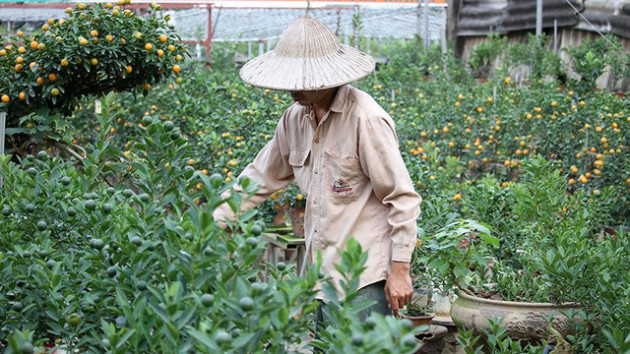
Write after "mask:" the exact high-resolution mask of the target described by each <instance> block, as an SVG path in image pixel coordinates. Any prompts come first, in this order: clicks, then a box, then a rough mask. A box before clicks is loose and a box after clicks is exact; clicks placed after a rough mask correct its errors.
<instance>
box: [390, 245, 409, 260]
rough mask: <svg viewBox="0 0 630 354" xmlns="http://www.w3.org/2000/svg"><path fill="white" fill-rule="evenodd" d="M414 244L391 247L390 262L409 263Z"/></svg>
mask: <svg viewBox="0 0 630 354" xmlns="http://www.w3.org/2000/svg"><path fill="white" fill-rule="evenodd" d="M414 246H415V245H414V244H413V243H411V244H410V245H409V246H405V245H392V262H404V263H410V262H411V254H412V253H413V249H414Z"/></svg>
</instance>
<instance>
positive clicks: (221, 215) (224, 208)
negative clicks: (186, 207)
mask: <svg viewBox="0 0 630 354" xmlns="http://www.w3.org/2000/svg"><path fill="white" fill-rule="evenodd" d="M285 119H286V113H285V115H284V116H283V117H282V118H281V119H280V122H278V125H277V127H276V131H275V134H274V136H273V138H272V139H271V140H270V141H269V142H268V143H267V145H265V147H264V148H263V149H262V150H260V152H259V153H258V155H257V156H256V158H255V159H254V161H253V162H252V163H250V164H249V165H247V166H246V167H245V169H244V170H243V172H241V174H240V175H239V178H242V177H244V176H247V177H248V178H249V179H250V181H251V182H252V183H255V184H256V187H257V189H256V192H255V194H253V195H251V196H250V197H248V198H243V201H242V203H241V208H240V211H241V212H243V211H246V210H249V209H252V208H254V207H256V206H257V205H258V204H260V203H262V202H263V201H265V200H266V199H267V198H268V197H269V196H270V195H271V194H272V193H273V192H275V191H277V190H279V189H281V188H284V187H286V186H287V185H288V184H289V183H290V182H291V181H292V180H293V169H292V168H291V165H289V145H288V142H287V135H286V129H285ZM234 190H235V191H236V192H239V193H241V192H242V190H241V188H240V186H238V185H235V186H234ZM229 196H230V192H229V191H227V192H225V193H224V194H223V198H227V197H229ZM213 216H214V219H215V220H218V221H219V222H223V221H225V220H234V218H235V214H234V212H233V211H232V209H231V208H230V206H229V205H228V204H227V203H223V204H221V205H220V206H219V207H218V208H217V209H216V210H215V211H214V213H213Z"/></svg>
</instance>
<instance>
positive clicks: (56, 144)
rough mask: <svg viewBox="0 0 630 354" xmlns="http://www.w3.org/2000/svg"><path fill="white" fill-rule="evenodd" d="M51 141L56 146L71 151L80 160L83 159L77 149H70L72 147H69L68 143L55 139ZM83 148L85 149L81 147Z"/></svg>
mask: <svg viewBox="0 0 630 354" xmlns="http://www.w3.org/2000/svg"><path fill="white" fill-rule="evenodd" d="M51 142H52V145H53V146H54V147H56V148H58V149H61V150H63V151H65V152H67V153H69V154H70V155H72V156H73V157H74V158H76V159H77V160H79V161H81V160H83V156H81V155H79V154H78V153H77V152H76V151H74V150H72V149H70V147H68V145H66V144H63V143H60V142H57V141H54V140H52V141H51ZM75 146H76V145H75ZM81 150H83V149H81ZM83 151H84V152H85V150H83Z"/></svg>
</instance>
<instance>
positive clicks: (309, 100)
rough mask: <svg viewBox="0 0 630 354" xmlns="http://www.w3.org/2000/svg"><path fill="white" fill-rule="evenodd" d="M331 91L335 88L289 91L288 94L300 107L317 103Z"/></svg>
mask: <svg viewBox="0 0 630 354" xmlns="http://www.w3.org/2000/svg"><path fill="white" fill-rule="evenodd" d="M332 91H335V88H331V89H326V90H317V91H289V93H290V94H291V97H292V98H293V101H295V102H297V103H298V104H300V105H302V106H310V105H312V104H317V103H319V102H320V101H321V100H322V99H324V98H325V97H326V96H327V95H328V94H329V93H331V92H332Z"/></svg>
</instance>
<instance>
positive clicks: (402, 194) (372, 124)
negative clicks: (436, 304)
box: [214, 85, 421, 288]
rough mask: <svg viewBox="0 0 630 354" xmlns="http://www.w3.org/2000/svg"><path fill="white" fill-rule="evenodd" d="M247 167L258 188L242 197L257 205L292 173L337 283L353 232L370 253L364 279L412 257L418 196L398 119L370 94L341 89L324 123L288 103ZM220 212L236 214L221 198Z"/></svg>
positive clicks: (383, 274)
mask: <svg viewBox="0 0 630 354" xmlns="http://www.w3.org/2000/svg"><path fill="white" fill-rule="evenodd" d="M241 175H245V176H247V177H249V178H250V180H252V181H253V182H256V183H257V186H258V188H259V189H258V191H257V193H256V194H255V195H254V196H253V197H252V198H250V199H248V200H246V201H244V202H243V204H242V209H243V210H247V209H250V208H253V207H255V206H256V205H258V204H259V203H261V202H262V201H264V200H265V199H266V198H267V197H269V196H270V195H271V194H272V193H273V192H275V191H277V190H278V189H281V188H284V187H285V186H286V185H288V184H289V183H290V182H291V181H293V180H294V179H295V180H296V181H297V183H298V185H299V187H300V189H301V190H302V192H303V193H304V194H306V195H307V205H306V213H305V220H304V228H305V230H304V235H305V238H306V243H307V244H309V243H311V247H310V250H311V255H312V256H313V259H314V256H315V254H316V253H317V252H321V253H322V256H323V264H322V271H323V272H324V273H327V274H329V275H330V276H331V277H332V279H333V281H334V282H335V284H337V283H338V281H339V280H340V279H341V276H340V274H338V272H337V271H336V270H335V267H334V264H335V263H338V262H339V261H340V256H339V252H338V249H340V250H344V249H345V245H346V242H347V240H348V239H349V238H351V237H352V238H354V239H356V240H357V241H358V242H359V244H360V245H361V247H362V249H363V250H364V251H366V252H367V253H368V258H367V262H366V265H365V266H366V268H367V269H366V270H365V271H364V272H363V274H362V276H361V278H360V282H359V287H360V288H361V287H363V286H366V285H369V284H372V283H374V282H377V281H380V280H383V279H386V278H387V276H388V274H389V272H390V270H391V262H393V261H396V262H409V261H410V259H411V253H412V252H413V249H414V247H415V244H416V219H417V218H418V215H419V213H420V208H419V205H420V201H421V198H420V196H419V195H418V194H417V193H416V192H415V190H414V188H413V183H412V181H411V178H410V177H409V173H408V171H407V168H406V167H405V164H404V162H403V159H402V156H401V154H400V151H399V148H398V138H397V136H396V131H395V128H394V122H393V121H392V119H391V118H390V116H389V115H388V114H387V112H385V111H384V110H383V108H381V107H380V106H379V105H378V103H376V101H374V99H373V98H372V97H370V96H369V95H368V94H366V93H365V92H363V91H360V90H358V89H356V88H354V87H352V86H350V85H345V86H342V87H340V88H339V89H338V91H337V94H336V96H335V98H334V99H333V102H332V104H331V107H330V111H329V113H328V114H327V115H326V116H324V117H323V118H322V119H321V121H320V122H319V125H317V124H316V121H315V119H314V113H313V111H312V109H311V108H310V107H305V106H301V105H299V104H297V103H295V104H293V105H292V106H291V107H289V108H288V109H287V110H286V111H285V113H284V115H283V116H282V118H281V119H280V122H279V123H278V126H277V128H276V132H275V135H274V137H273V139H272V140H271V141H269V143H268V144H267V145H266V146H265V147H264V148H263V149H262V150H261V151H260V152H259V154H258V155H257V156H256V159H255V160H254V161H253V162H252V163H251V164H250V165H248V166H247V167H246V168H245V169H244V170H243V172H242V174H241ZM214 217H215V219H218V220H221V219H226V218H227V219H232V218H233V217H234V214H233V213H232V211H231V209H230V208H229V207H228V206H227V205H226V204H223V205H222V206H221V207H219V208H218V209H217V210H216V211H215V213H214Z"/></svg>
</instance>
